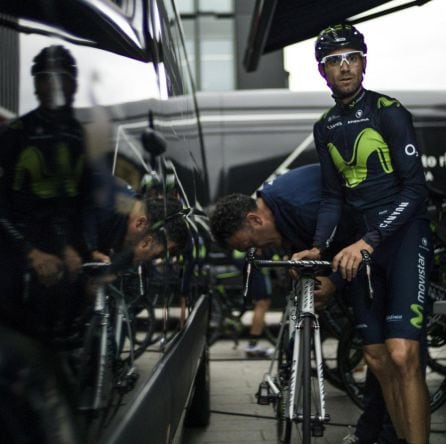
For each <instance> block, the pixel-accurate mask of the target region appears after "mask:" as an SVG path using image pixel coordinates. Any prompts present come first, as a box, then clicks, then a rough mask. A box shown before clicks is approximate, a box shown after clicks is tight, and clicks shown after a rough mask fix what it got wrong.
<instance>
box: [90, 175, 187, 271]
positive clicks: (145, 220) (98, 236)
mask: <svg viewBox="0 0 446 444" xmlns="http://www.w3.org/2000/svg"><path fill="white" fill-rule="evenodd" d="M108 187H109V188H111V190H110V197H109V199H108V201H106V202H105V201H102V202H101V204H100V205H97V204H96V205H91V206H90V208H89V213H88V215H87V216H86V217H85V221H84V230H85V244H86V249H87V254H86V260H94V261H99V262H110V261H111V259H112V257H113V256H115V257H116V255H120V258H119V260H120V262H122V264H121V265H122V266H125V265H131V264H132V263H133V264H136V263H141V262H147V261H149V260H151V259H153V258H156V257H159V256H160V255H161V254H162V253H164V250H165V247H167V249H168V250H169V251H171V252H173V251H182V250H184V248H185V246H186V244H187V242H188V237H189V232H188V228H187V225H186V223H185V221H184V217H183V215H182V214H181V203H180V202H179V200H178V199H176V198H175V197H171V196H167V198H166V200H165V199H163V198H160V197H150V196H147V195H145V196H141V195H139V194H138V193H136V192H135V191H134V190H133V189H132V188H131V187H130V186H129V185H127V184H126V183H125V182H124V181H121V179H118V178H114V180H113V181H110V183H109V184H108ZM175 215H176V216H175ZM163 233H164V234H165V235H166V239H164V238H163V236H164V235H163ZM165 241H166V245H165Z"/></svg>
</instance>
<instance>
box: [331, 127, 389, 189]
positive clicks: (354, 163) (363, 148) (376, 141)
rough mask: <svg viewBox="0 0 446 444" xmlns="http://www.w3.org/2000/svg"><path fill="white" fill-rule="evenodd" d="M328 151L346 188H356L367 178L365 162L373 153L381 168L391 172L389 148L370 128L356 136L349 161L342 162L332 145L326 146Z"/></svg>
mask: <svg viewBox="0 0 446 444" xmlns="http://www.w3.org/2000/svg"><path fill="white" fill-rule="evenodd" d="M328 151H329V153H330V156H331V158H332V159H333V162H334V164H335V165H336V168H337V170H338V171H339V172H340V173H341V174H342V176H343V177H344V180H345V184H346V185H347V187H348V188H354V187H356V186H358V185H359V184H360V183H361V182H363V181H364V180H365V179H366V178H367V161H368V159H369V157H370V156H371V155H372V154H373V153H377V155H378V159H379V162H380V164H381V167H382V169H383V170H384V171H385V172H386V173H387V174H390V173H391V172H393V166H392V162H391V160H390V153H389V147H388V146H387V144H386V142H384V140H383V138H382V136H381V134H379V133H378V132H377V131H376V130H374V129H372V128H365V129H363V130H362V131H361V132H360V133H359V134H358V137H357V138H356V141H355V145H354V147H353V155H352V158H351V159H350V160H348V161H346V160H344V159H343V157H342V156H341V154H340V153H339V150H338V149H337V148H336V146H335V145H333V144H332V143H329V144H328Z"/></svg>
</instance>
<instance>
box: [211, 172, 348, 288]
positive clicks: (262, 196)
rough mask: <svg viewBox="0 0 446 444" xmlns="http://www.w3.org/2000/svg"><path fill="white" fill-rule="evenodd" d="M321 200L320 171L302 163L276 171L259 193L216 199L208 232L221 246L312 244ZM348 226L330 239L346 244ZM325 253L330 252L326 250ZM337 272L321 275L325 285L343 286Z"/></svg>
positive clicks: (286, 247)
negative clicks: (275, 175)
mask: <svg viewBox="0 0 446 444" xmlns="http://www.w3.org/2000/svg"><path fill="white" fill-rule="evenodd" d="M320 199H321V170H320V166H319V165H317V164H313V165H306V166H302V167H299V168H296V169H294V170H291V171H289V172H287V173H286V174H284V175H282V176H279V177H278V178H276V179H275V180H274V181H273V182H272V183H267V184H265V185H264V186H263V188H262V189H261V190H259V191H258V192H257V198H256V199H254V198H252V197H249V196H246V195H243V194H230V195H228V196H224V197H222V198H221V199H219V200H218V202H217V204H216V206H215V209H214V211H213V212H212V214H211V217H210V224H211V231H212V233H213V235H214V237H215V239H216V241H217V242H218V243H219V244H220V245H221V246H222V247H225V248H227V247H229V248H233V249H237V250H242V251H246V250H248V249H249V248H251V247H255V248H258V249H265V248H268V247H272V248H273V249H281V250H282V251H283V252H284V254H291V253H292V252H293V251H296V250H298V249H302V248H308V247H309V246H311V243H312V240H313V236H314V228H315V226H316V222H317V215H318V209H319V204H320ZM349 228H350V225H349V223H348V220H347V218H346V223H345V224H344V225H343V226H342V227H340V229H339V230H338V232H337V235H336V237H335V241H334V243H333V246H332V247H334V248H330V250H332V251H334V250H335V249H336V246H339V247H340V246H341V245H346V242H347V239H345V236H346V235H349ZM326 254H327V255H329V254H330V251H326ZM342 281H343V280H342V278H341V276H340V275H337V274H333V275H331V276H330V279H323V285H324V287H325V286H328V287H329V288H327V290H330V291H334V289H335V287H336V286H338V285H343V282H342Z"/></svg>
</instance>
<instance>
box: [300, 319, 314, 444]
mask: <svg viewBox="0 0 446 444" xmlns="http://www.w3.org/2000/svg"><path fill="white" fill-rule="evenodd" d="M312 327H313V325H312V319H311V317H309V316H305V317H304V318H303V320H302V333H301V350H302V353H301V356H300V357H299V360H300V362H301V364H302V443H303V444H310V443H311V373H312V372H311V333H312Z"/></svg>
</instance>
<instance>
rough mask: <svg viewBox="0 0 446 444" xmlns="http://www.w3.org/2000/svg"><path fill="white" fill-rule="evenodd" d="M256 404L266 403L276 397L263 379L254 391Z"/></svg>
mask: <svg viewBox="0 0 446 444" xmlns="http://www.w3.org/2000/svg"><path fill="white" fill-rule="evenodd" d="M255 396H256V398H257V404H260V405H268V404H270V403H271V402H274V401H275V400H276V399H277V396H276V395H275V394H273V393H271V390H270V387H269V385H268V383H267V382H265V381H263V382H261V383H260V385H259V390H258V391H257V393H256V395H255Z"/></svg>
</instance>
